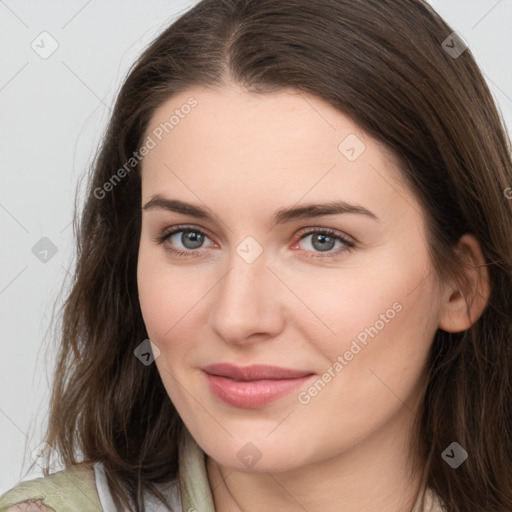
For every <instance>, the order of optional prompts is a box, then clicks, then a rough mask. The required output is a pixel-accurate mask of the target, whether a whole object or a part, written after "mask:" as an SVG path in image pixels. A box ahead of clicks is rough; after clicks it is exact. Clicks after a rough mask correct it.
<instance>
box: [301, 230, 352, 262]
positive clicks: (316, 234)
mask: <svg viewBox="0 0 512 512" xmlns="http://www.w3.org/2000/svg"><path fill="white" fill-rule="evenodd" d="M308 237H311V239H310V241H309V244H308V245H309V247H310V248H312V249H313V251H306V252H307V253H308V252H309V253H312V254H308V256H307V257H308V258H329V257H334V256H339V255H340V254H341V253H344V252H350V251H351V250H352V249H353V248H354V247H355V245H356V244H355V242H354V241H353V240H352V239H350V238H349V237H348V236H345V235H342V234H341V233H339V232H338V231H335V230H334V229H328V228H314V229H310V230H309V231H307V232H305V233H303V234H302V235H301V237H300V240H299V242H301V241H302V240H305V239H307V238H308ZM336 243H338V244H339V245H338V248H337V249H336V250H335V251H333V250H332V249H334V248H335V246H336ZM322 253H325V256H324V255H322Z"/></svg>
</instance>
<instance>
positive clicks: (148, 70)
mask: <svg viewBox="0 0 512 512" xmlns="http://www.w3.org/2000/svg"><path fill="white" fill-rule="evenodd" d="M452 32H453V30H452V29H451V28H450V27H449V26H448V25H447V24H446V23H445V22H444V21H443V20H442V19H441V18H440V17H439V16H438V15H437V13H436V12H435V11H434V10H433V9H432V8H431V7H430V6H429V5H428V4H427V3H426V2H425V1H423V0H357V1H354V0H315V1H311V0H279V1H276V0H203V1H201V2H199V3H198V4H197V5H196V6H195V7H193V8H192V9H190V10H189V11H188V12H186V13H185V14H184V15H182V16H181V17H180V18H179V19H177V20H176V21H175V22H173V23H172V25H171V26H169V27H168V28H167V29H166V30H164V31H163V33H162V34H161V35H160V36H159V37H158V38H157V39H156V40H155V41H154V42H153V43H152V44H151V45H150V46H149V47H148V48H147V49H146V50H145V51H144V53H143V54H142V56H141V57H140V58H139V59H138V61H137V62H136V63H135V64H134V66H133V67H132V69H131V70H130V73H129V76H128V77H127V79H126V81H125V83H124V85H123V86H122V88H121V90H120V92H119V95H118V98H117V101H116V104H115V108H114V110H113V113H112V117H111V119H110V122H109V125H108V129H107V131H106V133H105V137H104V140H103V143H102V146H101V148H100V151H99V153H98V155H97V157H96V159H95V161H94V165H93V169H92V173H91V176H90V181H89V183H88V185H87V187H88V195H87V197H86V201H85V205H84V208H83V212H82V213H81V217H80V222H79V223H78V222H76V216H75V225H74V227H75V230H76V232H77V262H76V272H75V275H74V282H73V287H72V290H71V291H70V293H69V296H68V297H67V300H66V302H65V304H64V309H63V315H62V328H61V336H60V349H59V350H60V354H59V358H58V364H57V367H56V374H55V380H54V383H53V390H52V400H51V410H50V418H49V426H48V431H47V435H46V442H47V443H49V444H50V445H52V446H53V447H54V448H55V449H56V450H57V451H58V452H59V453H60V454H61V457H62V461H63V462H64V464H65V465H66V466H68V465H72V464H75V463H77V458H76V450H77V449H79V450H80V451H81V453H82V456H81V457H82V459H83V460H84V461H96V460H100V461H102V462H103V464H104V466H105V470H106V473H107V475H108V480H109V484H110V486H111V488H112V491H113V494H114V499H115V502H116V504H117V505H118V506H119V505H120V503H121V502H123V503H124V505H126V506H129V503H128V500H127V497H129V498H130V499H131V500H132V501H133V503H134V509H135V510H137V511H139V510H144V507H143V503H142V499H141V491H142V490H143V489H147V490H152V489H153V486H152V483H156V482H164V481H166V480H169V479H170V478H172V477H174V476H175V475H176V471H177V469H178V468H177V439H178V436H179V434H180V431H181V429H182V428H183V424H182V421H181V419H180V417H179V415H178V413H177V411H176V409H175V408H174V406H173V404H172V403H171V401H170V399H169V397H168V395H167V393H166V391H165V389H164V387H163V384H162V382H161V379H160V376H159V374H158V371H157V368H156V365H149V366H145V365H143V364H141V362H140V361H139V360H138V359H137V358H136V357H135V356H134V350H135V348H136V347H137V346H138V345H139V344H140V343H141V342H142V341H143V340H144V339H146V338H147V337H148V335H147V332H146V329H145V326H144V323H143V319H142V315H141V311H140V306H139V302H138V293H137V282H136V267H137V255H138V241H139V238H140V226H141V211H140V201H141V188H140V165H138V164H136V165H133V169H132V170H131V172H127V173H126V176H123V178H122V179H120V180H118V182H116V184H115V186H113V187H109V190H108V192H105V190H106V188H105V187H104V185H105V183H107V182H109V180H111V179H112V177H113V176H114V175H115V174H116V173H118V170H119V169H120V168H122V167H123V166H124V165H125V163H126V162H128V161H129V159H130V158H131V157H132V155H133V153H134V152H136V151H137V150H138V148H140V147H141V145H142V143H143V135H144V133H145V130H146V129H147V126H148V121H149V119H150V118H151V116H152V114H153V113H154V111H155V109H156V108H157V107H159V106H160V105H161V104H162V103H163V102H164V101H166V100H168V99H169V98H170V97H171V96H172V95H174V94H176V93H178V92H180V91H184V90H186V89H187V88H190V87H191V86H205V85H208V86H215V85H222V84H223V83H226V82H227V81H233V82H236V83H238V84H240V85H242V86H244V87H246V88H247V90H249V91H253V92H257V93H262V94H264V93H269V92H273V91H278V90H280V89H283V88H289V87H291V88H294V89H296V90H300V91H303V92H306V93H310V94H312V95H315V96H316V97H319V98H322V99H323V100H325V101H327V102H328V103H329V104H331V105H333V106H334V107H336V108H337V109H339V111H341V112H343V113H345V114H346V115H348V116H349V117H350V118H352V119H353V120H354V122H356V123H357V124H358V126H360V127H361V128H362V129H363V130H364V131H366V132H367V133H368V134H369V135H370V136H372V137H374V138H375V139H377V140H378V141H379V142H381V143H383V144H384V146H385V147H386V148H387V149H388V150H389V151H390V153H391V154H393V155H395V157H396V159H397V161H398V162H399V163H400V167H401V170H402V173H403V176H404V179H405V180H406V181H407V183H408V184H409V186H410V188H411V190H412V191H413V193H414V194H415V195H416V197H417V198H418V200H419V201H420V204H421V205H422V207H423V209H424V211H425V215H426V221H427V226H428V237H429V238H428V243H429V250H430V254H431V256H432V261H433V263H434V265H435V269H436V271H437V272H438V274H439V276H440V277H441V278H448V277H456V278H458V279H459V280H460V286H461V290H463V291H464V290H466V291H468V292H470V290H468V285H467V284H465V283H464V282H463V281H462V277H461V273H460V268H461V265H462V264H464V262H463V261H461V260H460V257H459V255H458V254H457V253H456V251H454V250H453V249H454V247H455V244H456V242H457V241H458V240H459V239H460V237H461V236H462V235H463V234H465V233H472V234H473V235H474V236H475V237H476V238H477V240H478V242H479V243H480V245H481V247H482V251H483V254H484V257H485V261H486V265H487V268H488V271H489V276H490V286H491V296H490V299H489V302H488V305H487V307H486V309H485V310H484V312H483V313H482V315H481V316H480V318H479V319H478V320H477V321H476V322H475V323H474V324H473V325H472V327H471V328H469V329H467V330H466V331H463V332H460V333H455V334H453V333H447V332H444V331H442V330H438V331H437V333H436V335H435V338H434V340H433V343H432V349H431V358H430V360H429V361H428V368H427V371H428V372H429V379H428V387H427V389H426V391H425V397H424V403H423V407H422V409H421V412H420V416H419V417H418V432H419V440H418V446H417V449H418V450H419V451H420V453H421V454H422V456H423V457H424V459H425V460H427V461H428V464H427V469H426V471H427V474H428V480H427V485H428V486H429V487H431V488H432V489H433V490H434V491H435V492H436V493H437V494H438V495H439V496H440V497H441V499H442V500H443V501H444V503H445V504H446V507H447V509H448V510H449V511H453V512H462V511H465V512H467V511H468V510H471V511H472V512H484V511H485V512H489V511H490V510H494V511H505V510H512V464H511V462H512V461H511V457H512V422H511V420H512V403H511V400H512V389H511V384H512V376H511V364H512V358H511V344H510V341H511V331H512V329H511V325H512V324H511V322H512V320H511V314H510V313H511V309H512V308H511V306H512V271H511V260H512V258H511V255H512V238H511V236H510V234H511V233H512V201H510V200H507V198H506V197H505V193H504V192H505V191H506V190H507V189H508V187H510V186H511V185H512V162H511V145H510V139H509V138H508V136H507V132H506V129H505V126H504V123H503V121H502V119H501V118H500V115H499V113H498V111H497V108H496V106H495V104H494V102H493V100H492V96H491V94H490V91H489V89H488V87H487V85H486V82H485V81H484V79H483V77H482V74H481V72H480V71H479V69H478V67H477V65H476V63H475V61H474V58H473V56H472V54H471V51H470V50H469V49H467V50H466V51H464V52H463V53H462V54H461V55H460V56H458V57H457V58H455V57H454V55H450V54H449V52H447V51H446V48H443V41H445V40H446V39H447V38H448V37H449V36H450V34H452ZM199 109H200V106H199V108H198V109H197V110H195V111H194V112H195V114H194V115H196V114H197V115H200V114H199ZM123 174H124V173H123ZM118 176H119V174H118ZM99 190H102V192H101V194H99V192H98V191H99ZM453 441H457V442H458V443H459V444H460V445H461V446H462V447H464V448H465V449H466V450H467V451H468V453H469V457H468V459H467V460H466V461H465V462H464V463H463V464H462V465H461V466H460V467H459V468H458V469H457V470H454V469H452V468H451V467H450V466H449V465H448V464H447V463H446V462H445V461H444V460H443V459H442V457H441V454H442V452H443V451H444V450H445V448H446V447H448V446H449V445H450V444H451V443H452V442H453ZM45 474H46V475H47V474H48V469H47V468H46V469H45ZM153 490H154V489H153ZM130 509H131V510H133V508H131V507H130Z"/></svg>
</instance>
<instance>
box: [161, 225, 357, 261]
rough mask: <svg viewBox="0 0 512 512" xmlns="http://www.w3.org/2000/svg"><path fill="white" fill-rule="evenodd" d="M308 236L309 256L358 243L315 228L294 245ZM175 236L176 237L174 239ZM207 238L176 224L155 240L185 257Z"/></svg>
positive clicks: (333, 252)
mask: <svg viewBox="0 0 512 512" xmlns="http://www.w3.org/2000/svg"><path fill="white" fill-rule="evenodd" d="M178 235H179V236H178ZM308 237H312V238H311V240H310V241H309V249H307V250H305V251H304V252H305V253H310V254H307V256H306V257H308V258H327V257H331V258H332V257H335V256H339V255H340V254H341V253H344V252H350V251H351V250H352V249H353V248H354V247H355V245H356V244H355V242H354V241H353V240H352V239H351V238H349V237H348V236H345V235H343V234H342V233H340V232H338V231H335V230H333V229H328V228H313V229H309V231H307V232H305V233H303V234H302V235H301V236H300V239H299V240H298V242H296V244H294V246H295V245H297V243H300V242H302V240H305V239H307V238H308ZM173 238H175V239H174V240H173ZM206 239H208V240H210V238H209V237H208V235H207V234H206V233H205V232H204V231H202V230H201V229H198V228H195V227H193V226H175V227H174V228H172V229H171V230H167V231H164V232H163V233H162V234H161V235H159V236H158V237H156V238H155V239H154V241H155V242H157V243H158V244H163V245H164V248H165V250H166V251H168V252H170V253H172V254H174V255H176V256H184V257H185V256H197V255H199V254H200V252H201V251H198V250H197V249H203V248H204V247H203V244H204V242H205V240H206ZM167 240H170V242H171V243H170V244H166V243H165V242H166V241H167ZM178 243H180V244H181V245H182V248H180V247H179V245H178V247H177V248H176V246H177V244H178ZM336 244H338V247H336ZM333 249H336V250H333ZM193 253H197V254H193ZM322 253H324V254H325V255H324V254H322Z"/></svg>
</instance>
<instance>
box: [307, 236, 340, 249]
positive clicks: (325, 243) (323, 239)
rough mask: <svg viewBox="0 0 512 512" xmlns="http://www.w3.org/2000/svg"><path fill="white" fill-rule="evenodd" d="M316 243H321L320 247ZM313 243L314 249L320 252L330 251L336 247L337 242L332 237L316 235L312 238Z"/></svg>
mask: <svg viewBox="0 0 512 512" xmlns="http://www.w3.org/2000/svg"><path fill="white" fill-rule="evenodd" d="M315 242H320V245H316V243H315ZM311 243H312V245H313V247H314V248H315V249H317V250H319V251H329V250H330V249H332V248H333V247H334V244H335V243H336V240H334V238H333V237H332V236H329V235H325V234H323V233H316V234H314V235H313V236H312V240H311Z"/></svg>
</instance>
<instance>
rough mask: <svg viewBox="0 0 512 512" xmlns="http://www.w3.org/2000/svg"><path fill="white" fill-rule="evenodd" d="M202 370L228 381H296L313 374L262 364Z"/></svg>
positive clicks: (224, 364) (209, 367) (209, 366)
mask: <svg viewBox="0 0 512 512" xmlns="http://www.w3.org/2000/svg"><path fill="white" fill-rule="evenodd" d="M202 370H203V371H205V372H206V373H209V374H211V375H219V376H221V377H228V378H230V379H233V380H240V381H249V380H262V379H275V380H277V379H297V378H299V377H305V376H306V375H311V374H312V373H313V372H310V371H307V370H294V369H291V368H280V367H278V366H268V365H264V364H254V365H251V366H235V365H233V364H229V363H218V364H210V365H208V366H205V367H203V368H202Z"/></svg>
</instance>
